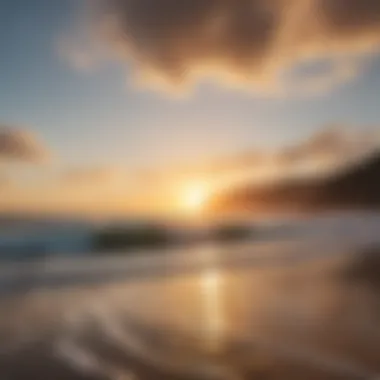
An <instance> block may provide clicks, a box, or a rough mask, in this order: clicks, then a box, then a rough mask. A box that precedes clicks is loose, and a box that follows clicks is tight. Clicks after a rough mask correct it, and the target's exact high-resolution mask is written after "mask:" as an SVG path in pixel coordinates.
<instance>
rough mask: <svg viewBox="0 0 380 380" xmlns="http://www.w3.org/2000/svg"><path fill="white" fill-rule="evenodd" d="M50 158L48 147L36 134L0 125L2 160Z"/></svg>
mask: <svg viewBox="0 0 380 380" xmlns="http://www.w3.org/2000/svg"><path fill="white" fill-rule="evenodd" d="M48 158H49V152H48V150H47V148H46V147H45V146H44V145H43V144H42V143H41V142H40V141H39V140H38V139H37V137H36V136H35V135H33V134H32V133H30V132H27V131H25V130H16V129H13V128H8V127H3V126H0V162H2V161H7V162H8V161H19V162H27V163H28V162H30V163H36V162H41V161H45V160H46V159H48Z"/></svg>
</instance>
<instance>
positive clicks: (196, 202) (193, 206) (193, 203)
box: [181, 183, 209, 213]
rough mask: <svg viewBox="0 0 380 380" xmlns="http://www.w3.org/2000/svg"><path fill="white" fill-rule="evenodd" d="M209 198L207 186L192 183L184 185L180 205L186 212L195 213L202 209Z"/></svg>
mask: <svg viewBox="0 0 380 380" xmlns="http://www.w3.org/2000/svg"><path fill="white" fill-rule="evenodd" d="M208 198H209V191H208V189H207V186H206V185H205V184H202V183H192V184H189V185H188V186H186V187H185V189H184V191H183V193H182V196H181V205H182V208H184V209H185V210H186V211H188V212H192V213H197V212H200V211H202V210H203V208H204V207H205V204H206V202H207V200H208Z"/></svg>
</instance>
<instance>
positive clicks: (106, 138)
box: [0, 0, 380, 169]
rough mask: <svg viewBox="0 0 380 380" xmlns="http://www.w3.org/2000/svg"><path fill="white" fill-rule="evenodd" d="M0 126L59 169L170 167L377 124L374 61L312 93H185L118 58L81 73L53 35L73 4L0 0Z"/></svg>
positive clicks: (72, 18) (72, 17)
mask: <svg viewBox="0 0 380 380" xmlns="http://www.w3.org/2000/svg"><path fill="white" fill-rule="evenodd" d="M1 8H2V10H1V13H0V29H1V33H0V47H1V50H2V54H1V59H0V123H1V124H3V125H6V126H10V127H11V128H25V129H27V130H29V131H33V132H35V133H37V134H38V135H39V136H41V138H42V139H43V141H44V142H45V144H46V145H47V146H48V147H49V149H51V150H52V152H53V155H54V156H56V159H57V162H59V165H63V166H65V165H68V166H73V165H74V166H84V165H95V166H96V165H117V166H123V167H124V166H125V167H126V168H137V169H138V168H144V167H152V166H155V165H157V164H160V165H172V164H173V163H174V164H175V163H178V162H182V161H185V162H190V161H192V160H198V161H199V160H201V159H203V158H213V157H217V156H223V155H226V154H230V153H231V152H239V151H241V150H247V149H250V148H252V149H256V148H258V149H266V148H267V147H278V146H281V145H287V144H291V143H294V142H296V141H299V140H302V139H305V138H307V137H308V136H310V135H312V134H313V133H315V132H316V131H318V130H320V129H322V128H324V126H325V125H326V124H330V123H342V124H343V125H347V128H352V129H356V130H360V129H361V128H364V127H365V126H377V125H379V124H380V107H379V100H378V92H379V90H380V75H379V74H380V60H379V59H378V57H377V56H376V55H373V56H372V58H371V60H370V61H368V63H367V66H366V68H365V70H364V69H363V70H362V71H363V72H361V73H360V74H359V75H357V77H356V78H354V79H353V80H352V81H350V82H348V83H345V84H343V85H341V86H337V87H336V88H333V89H331V90H329V91H328V92H326V93H324V94H319V95H317V96H310V95H305V96H302V95H301V96H294V97H291V96H285V97H271V96H263V95H260V93H255V94H252V93H249V92H246V91H240V90H238V89H234V90H232V89H230V88H228V87H225V86H223V85H220V84H215V83H202V82H201V83H198V85H197V86H196V88H195V89H194V91H193V92H192V93H191V94H189V95H188V96H186V97H184V98H181V99H175V98H173V96H169V95H168V94H165V93H163V92H157V91H150V90H149V89H144V90H141V89H137V88H136V87H135V86H134V85H133V84H132V82H133V81H132V73H131V72H130V71H128V69H126V68H125V67H126V66H127V64H124V63H123V62H106V63H104V64H100V65H98V66H97V67H94V68H93V69H92V70H88V71H86V70H78V69H75V68H74V67H73V66H72V65H70V64H69V62H68V61H67V60H65V59H64V57H62V55H60V54H59V49H58V43H57V41H58V40H59V39H60V38H61V37H62V36H64V35H65V34H67V33H68V32H69V31H70V30H72V29H75V26H76V22H77V20H78V19H77V17H76V16H77V13H78V11H79V10H80V4H78V2H77V1H74V0H34V1H33V2H30V1H28V0H5V1H4V0H3V1H2V2H1Z"/></svg>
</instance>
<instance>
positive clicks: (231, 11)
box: [73, 0, 380, 94]
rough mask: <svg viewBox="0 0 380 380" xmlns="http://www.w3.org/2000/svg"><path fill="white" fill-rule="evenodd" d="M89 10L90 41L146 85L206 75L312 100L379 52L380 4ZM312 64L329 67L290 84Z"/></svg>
mask: <svg viewBox="0 0 380 380" xmlns="http://www.w3.org/2000/svg"><path fill="white" fill-rule="evenodd" d="M89 4H90V5H89V9H91V15H92V16H93V15H94V14H95V17H94V20H93V25H96V30H97V31H96V32H95V33H94V34H93V38H94V40H98V42H100V43H102V44H103V43H105V42H106V43H107V44H108V47H109V48H110V51H113V53H114V55H115V57H117V58H118V59H121V60H124V61H126V62H128V63H130V62H133V63H134V65H135V69H136V73H137V76H139V77H140V78H142V80H143V81H145V82H148V83H149V84H152V83H156V84H157V83H161V85H163V84H165V85H169V86H174V87H175V86H184V85H186V84H189V83H193V82H196V81H197V80H198V79H199V77H202V76H204V75H206V76H212V77H215V79H217V80H219V81H221V82H222V83H224V84H235V85H236V84H238V85H243V86H245V87H249V88H252V89H255V90H257V91H261V92H262V93H265V92H268V93H277V94H284V93H297V92H302V93H311V94H316V93H320V92H323V91H326V90H329V89H331V88H334V87H336V86H339V85H341V84H343V83H345V82H347V81H350V80H352V79H353V78H355V77H356V76H357V75H359V74H360V73H361V72H362V71H363V70H364V69H365V65H363V62H365V61H366V60H365V59H363V57H364V58H365V57H368V56H370V55H372V54H374V53H378V52H379V48H380V2H379V1H378V0H360V1H358V0H208V1H204V0H182V1H173V0H98V1H97V2H93V1H90V2H89ZM94 4H96V5H94ZM94 9H95V12H93V10H94ZM83 54H84V53H83V52H81V54H79V55H77V56H76V60H77V61H78V62H79V63H80V65H83V64H86V63H85V61H86V59H84V58H83V57H84V55H83ZM75 55H76V54H74V55H73V56H75ZM358 57H360V58H361V59H358ZM315 60H317V61H320V62H321V63H324V64H325V67H326V69H325V70H322V71H320V72H318V73H314V74H313V73H309V75H308V78H304V77H302V76H298V75H297V71H296V74H295V76H294V77H293V78H292V80H290V81H287V80H286V79H285V78H284V77H286V75H284V73H287V72H289V71H291V70H293V69H294V68H297V67H300V66H301V67H302V65H305V64H306V65H307V64H308V62H310V61H315ZM326 63H327V65H326Z"/></svg>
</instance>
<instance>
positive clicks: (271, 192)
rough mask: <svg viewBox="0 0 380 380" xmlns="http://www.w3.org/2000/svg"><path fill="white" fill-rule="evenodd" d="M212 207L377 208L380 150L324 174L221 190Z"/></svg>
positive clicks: (304, 209) (296, 209)
mask: <svg viewBox="0 0 380 380" xmlns="http://www.w3.org/2000/svg"><path fill="white" fill-rule="evenodd" d="M211 208H212V209H213V210H215V211H253V210H262V211H264V212H266V211H272V210H273V211H281V210H284V211H315V210H345V209H363V210H364V209H380V151H376V153H374V154H373V155H372V156H371V157H369V158H367V159H365V160H363V161H361V162H359V163H355V164H353V165H351V166H349V167H346V168H345V169H344V170H341V171H339V172H337V173H335V174H334V175H331V176H329V177H327V178H326V177H325V178H316V179H313V180H310V179H308V180H306V179H305V180H297V181H295V180H293V181H287V182H281V183H276V184H272V185H270V186H269V185H267V186H261V187H260V186H257V185H248V186H245V187H240V188H237V189H235V190H231V191H230V192H228V193H225V194H221V196H220V197H218V198H217V199H216V200H215V201H214V203H213V204H212V205H211Z"/></svg>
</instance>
